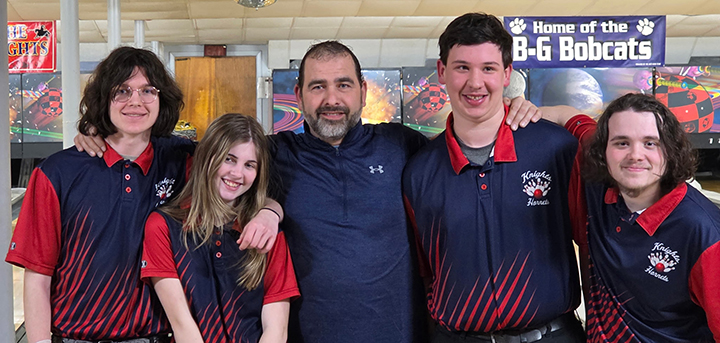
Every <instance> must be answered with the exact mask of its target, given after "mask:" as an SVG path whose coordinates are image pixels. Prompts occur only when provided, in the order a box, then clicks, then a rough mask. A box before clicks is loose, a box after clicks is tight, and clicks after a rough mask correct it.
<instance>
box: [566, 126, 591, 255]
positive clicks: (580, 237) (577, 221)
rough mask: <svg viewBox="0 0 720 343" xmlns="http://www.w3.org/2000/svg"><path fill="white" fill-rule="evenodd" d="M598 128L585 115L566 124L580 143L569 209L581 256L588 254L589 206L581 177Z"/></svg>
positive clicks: (571, 183) (574, 237)
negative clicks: (585, 148)
mask: <svg viewBox="0 0 720 343" xmlns="http://www.w3.org/2000/svg"><path fill="white" fill-rule="evenodd" d="M596 126H597V123H596V122H595V120H593V119H592V118H590V117H589V116H587V115H584V114H579V115H576V116H574V117H572V118H570V120H568V121H567V123H565V129H567V130H568V131H570V133H571V134H573V136H575V138H577V139H578V141H579V142H580V144H579V146H578V151H577V154H576V155H575V162H574V164H573V168H572V172H571V174H570V187H569V192H568V200H569V202H568V205H569V206H568V207H569V210H570V220H571V222H572V228H573V240H574V241H575V243H576V244H577V245H578V246H579V248H580V253H581V254H586V253H587V205H586V203H585V187H584V183H583V180H582V177H581V168H582V163H583V154H584V149H583V147H584V145H585V143H587V142H588V141H589V139H590V138H591V137H592V135H593V134H594V133H595V127H596Z"/></svg>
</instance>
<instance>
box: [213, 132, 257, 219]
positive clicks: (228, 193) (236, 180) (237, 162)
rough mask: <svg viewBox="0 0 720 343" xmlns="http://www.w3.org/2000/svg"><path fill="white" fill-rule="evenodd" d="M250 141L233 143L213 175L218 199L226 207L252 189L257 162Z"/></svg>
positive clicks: (253, 146) (253, 145) (253, 147)
mask: <svg viewBox="0 0 720 343" xmlns="http://www.w3.org/2000/svg"><path fill="white" fill-rule="evenodd" d="M257 160H258V159H257V154H256V152H255V144H254V143H253V142H252V141H249V142H245V143H235V144H234V145H233V146H232V148H230V151H228V154H227V156H226V157H225V160H224V161H223V163H222V164H221V165H220V169H218V172H217V174H215V182H214V183H215V186H216V187H217V190H218V194H219V195H220V198H221V199H222V200H223V201H224V202H225V203H226V204H228V205H231V206H232V205H233V203H234V202H235V199H237V198H238V197H239V196H241V195H243V194H244V193H245V192H247V190H248V189H250V187H252V185H253V182H254V181H255V177H256V176H257V170H258V162H257Z"/></svg>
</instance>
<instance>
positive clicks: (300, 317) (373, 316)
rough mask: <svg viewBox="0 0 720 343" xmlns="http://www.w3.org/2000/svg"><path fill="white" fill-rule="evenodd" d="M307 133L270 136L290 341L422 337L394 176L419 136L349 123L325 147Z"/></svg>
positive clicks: (418, 286) (418, 295)
mask: <svg viewBox="0 0 720 343" xmlns="http://www.w3.org/2000/svg"><path fill="white" fill-rule="evenodd" d="M309 132H310V130H309V129H308V127H307V124H306V127H305V133H302V134H294V133H292V132H281V133H279V134H278V135H276V136H273V141H274V143H275V147H276V151H275V154H274V156H273V162H274V172H275V173H276V176H278V178H277V179H278V181H279V186H280V188H281V189H280V190H278V194H277V195H276V196H275V197H274V198H275V199H276V200H277V201H278V202H280V203H281V204H282V205H283V209H284V210H285V219H284V220H283V222H282V224H281V226H282V228H283V231H284V232H285V236H286V237H287V241H288V246H289V247H290V251H291V252H292V257H293V261H295V272H296V274H297V279H298V285H299V286H300V291H301V292H302V297H300V298H299V299H298V300H297V301H293V302H292V303H291V304H290V324H289V331H288V340H289V342H292V343H302V342H306V343H324V342H327V343H336V342H344V343H353V342H357V343H365V342H373V343H419V342H423V341H424V339H425V338H424V335H425V334H426V332H427V331H426V329H425V325H426V314H425V311H424V300H423V294H422V281H421V279H420V277H419V275H418V272H417V266H416V263H417V262H416V261H417V259H416V258H415V257H414V256H413V253H414V251H413V250H414V249H412V245H411V244H410V242H411V241H410V237H411V236H410V232H409V231H408V225H407V217H406V216H405V209H404V208H403V201H402V190H401V185H402V184H401V176H402V170H403V168H404V167H405V162H407V160H408V159H409V158H410V156H411V155H412V154H413V153H414V152H415V151H417V149H418V148H419V147H420V146H422V145H423V144H425V143H426V142H427V139H426V138H425V137H423V136H422V135H421V134H420V133H418V132H417V131H414V130H412V129H410V128H407V127H404V126H402V125H400V124H378V125H361V124H359V123H358V124H357V125H356V126H355V127H353V128H352V129H350V131H349V132H348V133H347V135H345V138H344V139H343V141H342V143H341V144H340V145H339V146H337V147H334V146H331V145H330V144H328V143H326V142H324V141H322V140H320V139H318V138H317V137H315V136H313V135H312V134H310V133H309Z"/></svg>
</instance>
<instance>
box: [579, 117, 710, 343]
mask: <svg viewBox="0 0 720 343" xmlns="http://www.w3.org/2000/svg"><path fill="white" fill-rule="evenodd" d="M566 128H567V129H568V130H570V131H571V132H573V134H574V135H575V136H576V137H578V138H580V139H583V137H587V136H588V135H589V134H591V133H592V132H593V131H594V128H595V122H594V121H593V120H592V119H590V118H589V117H587V116H577V117H573V118H572V119H571V120H570V121H568V124H566ZM585 192H586V197H587V212H588V226H587V232H586V233H587V241H588V244H589V248H590V285H589V286H590V299H588V304H587V309H588V310H587V312H588V322H587V332H588V341H589V342H716V341H720V209H718V207H717V206H715V205H714V204H713V203H712V202H710V200H708V199H707V198H706V197H705V196H704V195H702V194H701V193H700V192H699V191H697V190H696V189H694V188H693V187H688V186H687V184H686V183H681V184H680V185H678V186H677V187H676V188H675V189H673V190H672V191H670V192H669V193H668V194H666V195H664V196H663V197H662V198H661V199H660V200H659V201H658V202H656V203H655V204H653V205H652V206H650V207H648V208H647V209H646V210H645V211H643V212H642V213H641V214H638V213H630V211H629V210H628V209H627V206H626V205H625V202H624V201H623V198H622V196H620V194H619V191H618V189H617V188H614V187H608V186H605V185H601V184H596V183H588V184H586V186H585Z"/></svg>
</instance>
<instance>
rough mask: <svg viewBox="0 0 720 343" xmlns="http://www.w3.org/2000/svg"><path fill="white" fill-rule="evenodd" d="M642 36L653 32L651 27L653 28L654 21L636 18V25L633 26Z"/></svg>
mask: <svg viewBox="0 0 720 343" xmlns="http://www.w3.org/2000/svg"><path fill="white" fill-rule="evenodd" d="M635 27H636V28H637V30H638V32H640V33H641V34H642V35H643V36H648V35H650V34H651V33H653V29H654V28H655V23H653V22H651V21H650V20H648V18H644V19H640V20H638V24H637V26H635Z"/></svg>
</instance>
